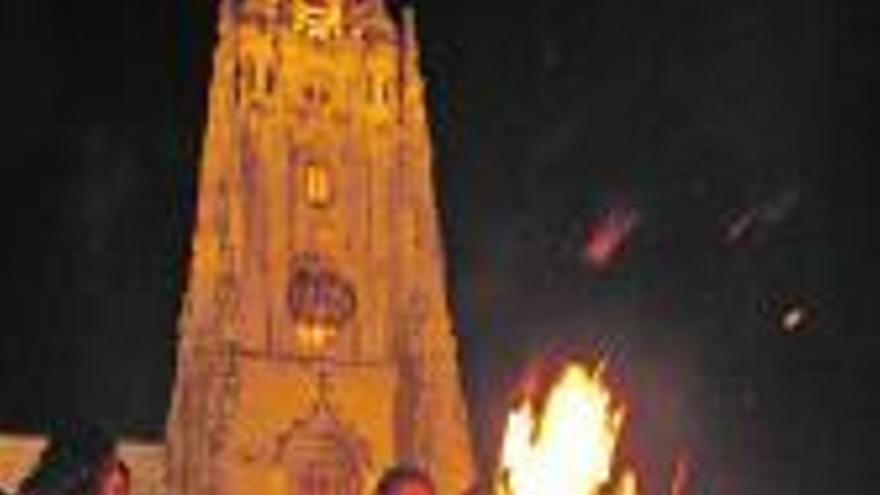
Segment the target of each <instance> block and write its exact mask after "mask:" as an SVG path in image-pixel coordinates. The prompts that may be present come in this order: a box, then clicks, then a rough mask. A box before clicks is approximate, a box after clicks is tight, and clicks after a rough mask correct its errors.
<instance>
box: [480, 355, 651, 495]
mask: <svg viewBox="0 0 880 495" xmlns="http://www.w3.org/2000/svg"><path fill="white" fill-rule="evenodd" d="M601 375H602V367H601V366H598V367H596V368H595V369H593V370H587V369H586V368H584V367H582V366H580V365H576V364H571V365H568V366H567V367H566V368H565V369H564V370H563V372H562V374H561V375H560V378H559V379H558V380H557V381H556V383H555V384H554V385H553V387H552V388H551V389H550V392H549V394H548V396H547V399H546V402H545V403H544V404H545V405H544V407H543V410H541V411H538V410H537V408H536V406H535V398H533V397H527V398H526V400H525V401H524V402H523V404H521V405H520V406H519V407H517V408H516V409H514V410H513V411H511V412H510V414H509V416H508V418H507V425H506V430H505V433H504V439H503V443H502V447H501V455H500V469H499V473H498V481H497V483H496V488H495V491H496V494H497V495H547V494H553V495H593V494H596V495H598V494H600V493H602V494H605V493H615V494H620V495H635V494H637V493H638V480H637V478H636V475H635V472H634V471H632V470H631V469H626V470H624V472H623V474H622V475H621V476H620V477H619V479H615V477H614V467H615V464H616V463H615V452H616V448H617V442H618V437H619V435H620V431H621V427H622V426H623V421H624V417H625V409H624V408H623V406H621V405H616V404H614V401H613V398H612V395H611V391H610V389H609V388H608V386H607V385H606V384H605V383H604V381H603V380H602V376H601ZM608 490H611V491H608Z"/></svg>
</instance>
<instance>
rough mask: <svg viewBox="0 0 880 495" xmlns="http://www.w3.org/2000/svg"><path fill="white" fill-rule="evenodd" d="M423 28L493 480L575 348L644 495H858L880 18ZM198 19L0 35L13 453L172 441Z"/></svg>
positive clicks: (76, 24) (545, 20)
mask: <svg viewBox="0 0 880 495" xmlns="http://www.w3.org/2000/svg"><path fill="white" fill-rule="evenodd" d="M661 4H663V5H661ZM417 9H418V12H417V14H418V21H419V29H420V36H421V38H422V54H423V60H422V64H423V71H424V73H425V75H426V77H427V81H428V89H429V103H430V111H431V114H432V116H433V131H434V139H435V145H436V149H435V156H436V158H437V170H438V173H437V185H438V188H439V191H440V196H439V201H440V203H441V204H440V206H441V214H442V221H443V227H444V233H445V242H446V248H447V253H448V258H449V277H450V285H451V288H452V291H451V302H452V305H453V308H454V313H455V320H456V323H457V327H458V330H459V334H460V341H461V346H462V366H463V370H464V373H465V381H466V384H467V388H468V392H469V399H470V404H471V415H472V419H473V421H472V422H473V428H474V432H475V439H476V441H477V443H478V444H479V445H480V446H481V448H480V453H481V455H482V456H483V461H484V462H489V461H490V458H491V455H492V454H493V452H492V448H491V447H489V446H490V445H494V443H493V442H494V441H495V437H496V435H497V433H498V432H497V428H498V426H499V424H500V418H501V414H503V411H502V408H503V407H504V400H506V398H507V396H508V394H509V393H510V390H511V387H512V386H513V383H514V382H515V381H516V380H517V379H518V378H519V377H520V374H521V373H522V372H523V371H524V370H525V368H526V367H527V366H529V365H530V364H533V363H535V362H536V361H538V360H539V359H540V358H541V357H542V356H545V355H547V354H549V353H551V351H550V349H559V348H566V349H574V350H575V351H577V352H579V353H586V354H595V353H598V352H602V353H604V354H605V355H606V356H607V357H608V359H609V361H610V362H611V368H612V369H613V370H614V372H615V374H616V376H617V377H618V378H619V379H620V381H621V384H620V388H621V391H622V393H625V394H627V396H628V397H631V400H632V401H633V404H634V412H633V415H634V416H633V433H632V436H633V440H632V441H631V442H630V443H631V445H632V448H633V450H634V452H635V454H634V455H635V456H636V457H638V458H639V462H640V463H642V464H644V469H645V470H646V472H650V473H653V474H654V475H656V476H658V477H661V476H662V475H663V473H664V472H665V471H664V470H665V469H668V462H669V459H671V457H672V456H673V455H674V453H675V452H676V451H677V449H679V446H681V445H686V446H688V449H689V451H690V452H691V453H692V454H693V455H695V456H697V457H698V458H699V459H700V461H699V462H698V465H699V466H700V469H702V471H701V472H702V473H703V477H704V478H705V479H706V480H705V482H706V483H707V485H711V486H717V485H718V484H721V483H732V484H736V483H739V486H740V487H741V488H742V489H743V490H744V492H745V493H775V494H778V493H869V492H872V491H873V490H871V487H873V486H876V485H877V483H876V482H875V481H874V480H873V479H872V478H873V477H874V476H873V472H872V471H873V469H872V468H873V467H874V466H873V463H872V462H871V458H872V457H873V456H872V447H873V444H872V442H871V440H872V439H871V438H870V433H871V432H873V431H874V430H875V429H876V428H877V427H878V426H880V422H878V420H880V400H878V397H877V392H878V388H877V385H878V383H877V379H876V378H875V376H876V375H877V372H878V371H880V369H878V368H880V367H878V365H877V359H878V358H880V350H878V349H880V347H878V344H880V342H878V338H877V336H876V332H875V328H874V327H875V325H876V323H875V322H876V318H875V314H874V313H875V310H874V302H875V300H876V296H875V294H876V287H877V281H878V280H877V279H878V277H877V266H876V262H875V254H876V253H877V251H876V250H875V249H874V248H873V246H872V245H871V244H870V243H869V238H870V237H871V233H872V231H873V230H874V226H875V225H876V224H877V222H876V220H874V215H875V212H876V211H877V210H876V207H877V201H876V199H875V196H876V194H875V193H874V187H873V185H874V183H873V182H872V180H873V178H874V177H873V174H871V169H872V167H873V166H875V164H876V163H877V162H878V159H880V149H878V144H876V143H875V141H877V140H876V135H877V134H876V130H877V129H878V126H877V125H876V124H878V120H880V119H878V113H877V111H876V109H877V108H880V99H878V92H877V91H876V90H877V89H878V84H880V22H878V21H880V7H878V6H874V5H873V2H870V1H862V2H858V1H841V2H833V1H830V0H816V1H806V0H784V1H776V2H753V1H743V0H736V1H727V2H722V1H715V0H681V1H677V2H647V1H634V0H623V1H621V0H617V1H575V0H556V1H542V2H510V1H501V0H480V1H471V2H465V1H461V0H457V1H449V0H447V1H437V2H422V3H420V4H419V5H417ZM214 15H215V14H214V6H213V3H212V2H208V1H183V2H181V1H166V2H146V1H143V2H133V1H132V2H110V1H106V0H92V1H89V2H60V1H59V2H49V1H46V0H39V1H31V2H14V3H13V2H6V3H5V4H3V5H2V6H0V34H2V44H0V46H2V48H0V53H2V55H3V57H2V60H3V62H2V64H3V77H2V82H0V89H2V93H0V95H2V96H0V105H2V106H0V108H2V117H0V126H2V127H0V131H2V144H3V150H4V152H3V154H2V156H3V165H4V167H3V171H4V175H5V178H4V180H3V181H2V184H3V198H4V201H3V214H4V215H5V222H4V228H3V230H4V233H5V234H6V235H5V236H4V237H5V239H6V240H5V241H4V244H5V248H6V249H5V250H4V251H5V252H6V255H5V256H4V258H3V259H4V262H5V263H6V264H7V266H6V268H5V270H4V273H5V275H6V280H5V282H4V283H3V284H2V290H3V292H2V295H3V301H4V307H5V312H4V313H5V315H6V316H5V318H4V326H5V328H4V330H3V332H2V334H0V397H2V399H0V423H2V425H3V426H4V427H6V428H11V429H15V430H25V431H31V430H37V431H39V430H42V429H44V428H46V427H47V426H48V425H50V424H52V423H53V422H54V421H57V420H58V419H61V418H65V417H70V416H86V417H92V418H100V419H101V420H102V421H104V422H106V423H108V424H110V425H112V426H113V427H115V428H118V429H119V430H121V431H123V432H125V433H127V434H131V435H139V436H148V437H155V436H156V435H158V434H160V433H161V429H162V425H163V421H164V415H165V411H166V408H167V405H168V398H169V390H170V384H171V380H172V376H173V352H174V349H173V341H172V338H171V336H172V334H173V328H174V322H175V319H176V313H177V308H178V300H179V297H180V290H181V282H182V281H183V277H184V272H183V267H184V266H185V256H186V252H187V245H188V236H189V235H190V233H191V226H192V225H191V222H192V211H193V207H194V200H195V199H194V191H195V189H194V187H195V186H194V184H195V178H196V175H195V167H196V165H195V164H196V163H197V162H198V153H199V145H200V136H201V132H202V125H203V122H204V118H205V115H204V113H205V108H204V95H205V91H206V87H207V84H208V81H209V75H210V55H211V47H212V43H213V41H214V39H213V36H214ZM620 209H624V210H625V211H630V212H635V213H637V215H638V223H637V225H636V226H635V228H634V230H633V231H632V232H631V233H630V235H629V236H628V237H627V238H626V240H625V241H624V243H623V245H622V248H621V249H620V250H619V251H618V252H616V255H615V256H614V257H613V258H612V259H611V262H610V263H609V265H608V266H606V267H605V268H604V269H603V270H597V269H595V267H591V266H590V265H588V264H587V263H585V261H584V258H583V248H584V243H585V239H586V238H587V236H588V235H589V234H590V233H591V232H592V229H594V228H596V226H597V225H601V220H602V219H603V218H604V217H603V214H604V212H607V211H609V210H611V211H618V210H620ZM738 221H743V222H746V223H745V224H743V225H746V227H747V228H746V230H744V233H743V234H742V235H732V234H731V232H732V230H731V229H735V225H736V223H737V222H738ZM793 306H799V307H803V308H805V309H806V314H807V320H806V324H805V325H804V326H803V331H802V332H800V333H798V334H794V335H791V334H786V333H785V332H783V330H782V326H781V319H782V318H783V315H784V313H785V311H786V310H787V309H788V308H791V307H793Z"/></svg>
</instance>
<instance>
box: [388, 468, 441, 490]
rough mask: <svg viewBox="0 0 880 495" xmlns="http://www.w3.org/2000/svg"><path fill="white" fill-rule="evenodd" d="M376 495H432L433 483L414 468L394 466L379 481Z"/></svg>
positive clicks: (426, 475)
mask: <svg viewBox="0 0 880 495" xmlns="http://www.w3.org/2000/svg"><path fill="white" fill-rule="evenodd" d="M376 495H434V483H433V481H431V477H430V476H428V474H427V473H425V472H424V471H422V470H420V469H418V468H416V467H413V466H403V465H401V466H395V467H392V468H391V469H389V470H388V471H386V472H385V474H384V475H383V476H382V478H381V479H380V480H379V484H378V485H377V486H376Z"/></svg>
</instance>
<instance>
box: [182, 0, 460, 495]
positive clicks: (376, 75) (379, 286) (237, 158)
mask: <svg viewBox="0 0 880 495" xmlns="http://www.w3.org/2000/svg"><path fill="white" fill-rule="evenodd" d="M220 9H221V13H220V20H219V22H220V25H219V37H218V44H217V46H216V49H215V54H214V66H213V78H212V83H211V87H210V92H209V113H208V121H207V127H206V134H205V138H204V142H203V149H202V163H201V168H200V171H199V187H198V210H197V219H196V227H195V235H194V239H193V245H192V255H191V261H190V271H189V279H188V287H187V292H186V294H185V296H184V302H183V310H182V314H181V318H180V323H179V342H178V358H177V360H178V362H177V378H176V385H175V390H174V395H173V398H172V406H171V407H172V408H171V414H170V418H169V426H168V439H167V441H168V473H169V476H168V477H169V491H170V493H172V494H174V495H215V494H216V495H245V494H247V495H252V494H255V493H260V494H264V495H282V494H283V495H294V494H312V495H322V494H344V495H354V494H362V493H368V492H369V490H370V489H371V488H372V487H373V484H374V483H375V481H376V479H377V477H378V476H379V475H380V474H381V472H382V471H383V470H384V469H386V468H387V467H388V466H390V465H392V464H397V463H409V464H415V465H418V466H422V467H424V468H425V469H427V470H428V471H429V472H430V473H431V474H432V475H433V477H434V478H435V481H436V482H437V485H438V490H439V493H449V494H453V493H462V492H463V491H464V490H465V489H466V488H467V486H468V484H469V483H470V482H471V480H472V458H471V449H470V445H469V435H468V430H467V418H466V412H465V406H464V402H463V397H462V390H461V383H460V379H459V375H458V371H457V365H456V362H457V361H456V345H455V339H454V335H453V332H452V328H451V322H450V317H449V313H448V308H447V299H446V297H447V294H446V288H445V284H444V280H443V277H444V269H443V253H442V246H441V239H440V235H439V226H438V220H437V214H436V210H435V199H434V192H433V183H432V173H431V153H430V141H429V133H428V127H427V122H426V116H425V109H424V101H423V83H422V81H421V78H420V75H419V70H418V59H417V57H418V54H417V44H416V38H415V35H414V25H413V20H412V16H411V15H410V13H409V12H404V15H402V16H401V18H400V19H394V18H392V17H391V16H390V15H389V12H388V11H387V10H386V7H385V6H384V4H383V2H382V1H381V0H237V1H236V0H225V1H223V2H222V4H221V6H220Z"/></svg>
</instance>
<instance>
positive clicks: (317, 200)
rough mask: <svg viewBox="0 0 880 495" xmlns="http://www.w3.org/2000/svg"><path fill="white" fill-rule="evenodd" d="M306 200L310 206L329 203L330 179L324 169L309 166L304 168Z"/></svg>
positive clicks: (317, 166)
mask: <svg viewBox="0 0 880 495" xmlns="http://www.w3.org/2000/svg"><path fill="white" fill-rule="evenodd" d="M305 189H306V200H307V201H308V202H309V204H310V205H312V206H325V205H327V203H329V202H330V178H329V176H328V173H327V169H326V167H323V166H321V165H315V164H310V165H306V167H305Z"/></svg>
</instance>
